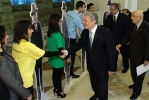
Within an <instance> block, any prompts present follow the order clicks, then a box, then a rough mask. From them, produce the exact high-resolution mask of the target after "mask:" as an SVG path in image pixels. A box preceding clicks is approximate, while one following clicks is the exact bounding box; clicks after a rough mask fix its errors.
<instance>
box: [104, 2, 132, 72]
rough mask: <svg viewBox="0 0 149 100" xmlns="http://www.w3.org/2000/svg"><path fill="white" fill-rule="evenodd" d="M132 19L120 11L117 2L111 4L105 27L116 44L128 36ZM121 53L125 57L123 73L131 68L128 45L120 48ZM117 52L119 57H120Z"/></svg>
mask: <svg viewBox="0 0 149 100" xmlns="http://www.w3.org/2000/svg"><path fill="white" fill-rule="evenodd" d="M130 25H131V21H130V20H129V18H128V16H126V15H124V14H122V13H121V12H119V5H118V4H117V3H112V4H111V5H110V15H108V17H107V19H106V22H105V23H104V25H103V27H105V28H107V29H109V30H110V31H111V32H112V35H113V37H114V41H115V45H117V44H119V43H120V42H121V41H122V39H123V38H124V37H125V36H126V34H127V32H128V31H129V27H130ZM120 53H121V55H122V58H123V66H124V69H123V70H122V73H126V72H127V70H128V68H129V56H128V46H127V45H125V46H123V47H122V48H121V49H120ZM118 54H119V53H118V52H117V59H118Z"/></svg>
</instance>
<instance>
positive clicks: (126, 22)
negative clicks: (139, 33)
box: [103, 13, 131, 45]
mask: <svg viewBox="0 0 149 100" xmlns="http://www.w3.org/2000/svg"><path fill="white" fill-rule="evenodd" d="M130 25H131V21H130V19H129V17H128V16H126V15H124V14H122V13H119V14H118V17H117V20H116V23H115V26H114V24H113V15H111V14H110V15H108V17H107V19H106V22H105V23H104V25H103V27H105V28H107V29H109V30H110V31H111V32H112V35H113V37H114V41H115V44H116V45H117V44H119V43H120V42H121V41H122V39H123V38H124V37H125V36H126V35H127V33H128V31H129V29H130Z"/></svg>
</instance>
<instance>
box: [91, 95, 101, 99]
mask: <svg viewBox="0 0 149 100" xmlns="http://www.w3.org/2000/svg"><path fill="white" fill-rule="evenodd" d="M89 100H99V99H98V97H96V95H93V96H92V97H91V98H90V99H89Z"/></svg>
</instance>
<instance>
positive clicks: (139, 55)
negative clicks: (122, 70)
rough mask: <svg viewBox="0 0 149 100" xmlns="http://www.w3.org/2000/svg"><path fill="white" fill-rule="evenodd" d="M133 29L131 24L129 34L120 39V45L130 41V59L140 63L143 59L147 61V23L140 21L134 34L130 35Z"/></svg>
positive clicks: (148, 57) (148, 38) (148, 48)
mask: <svg viewBox="0 0 149 100" xmlns="http://www.w3.org/2000/svg"><path fill="white" fill-rule="evenodd" d="M133 30H134V25H132V27H131V29H130V31H129V34H128V35H127V36H126V37H125V38H124V39H123V40H122V42H121V45H122V46H123V45H125V44H126V43H127V42H129V41H130V46H129V53H130V60H132V61H133V62H134V63H140V64H142V63H143V62H144V60H147V61H149V24H148V23H147V22H145V21H142V23H141V25H140V27H139V28H138V30H137V32H136V33H135V35H134V36H132V33H133Z"/></svg>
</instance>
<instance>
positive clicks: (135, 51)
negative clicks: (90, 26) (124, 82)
mask: <svg viewBox="0 0 149 100" xmlns="http://www.w3.org/2000/svg"><path fill="white" fill-rule="evenodd" d="M131 19H132V22H133V25H132V27H131V29H130V31H129V33H128V35H127V36H126V37H125V38H124V39H123V40H122V41H121V43H120V44H119V45H117V46H116V49H117V50H119V48H120V47H122V46H124V45H125V44H127V43H128V42H129V43H130V48H129V53H130V69H131V76H132V80H133V83H134V84H132V85H130V86H129V88H130V89H133V94H132V96H131V97H130V99H131V100H135V99H137V98H138V96H139V95H140V94H141V90H142V83H143V80H144V76H145V73H143V74H141V75H140V76H137V73H136V67H137V66H139V65H141V64H144V66H146V65H147V64H148V62H149V24H148V23H147V22H145V21H143V12H142V11H141V10H135V11H134V12H133V13H132V16H131Z"/></svg>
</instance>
